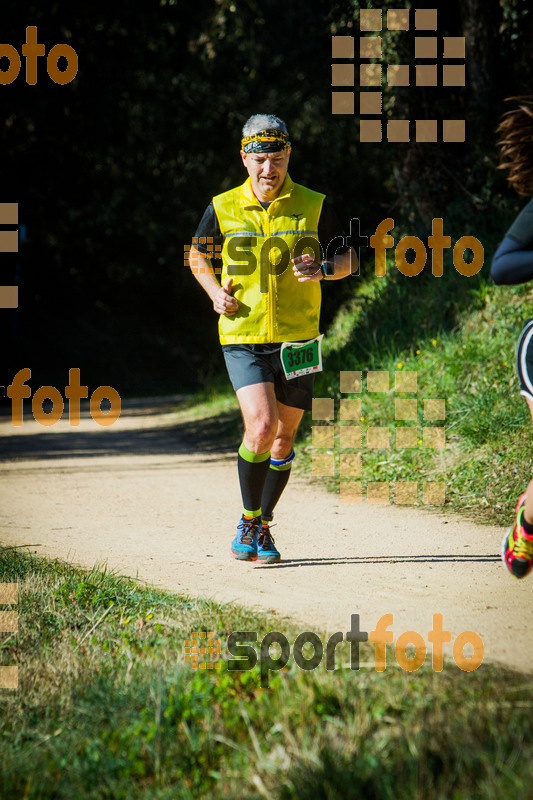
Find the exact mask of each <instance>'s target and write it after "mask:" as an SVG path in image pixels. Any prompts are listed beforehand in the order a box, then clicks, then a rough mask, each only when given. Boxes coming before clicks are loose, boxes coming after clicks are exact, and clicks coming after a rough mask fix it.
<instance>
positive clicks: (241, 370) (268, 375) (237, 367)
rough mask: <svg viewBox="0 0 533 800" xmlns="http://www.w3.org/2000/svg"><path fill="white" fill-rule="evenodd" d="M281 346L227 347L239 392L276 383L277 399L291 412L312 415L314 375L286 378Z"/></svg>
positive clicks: (227, 358) (232, 378)
mask: <svg viewBox="0 0 533 800" xmlns="http://www.w3.org/2000/svg"><path fill="white" fill-rule="evenodd" d="M280 349H281V343H280V344H277V343H273V344H223V345H222V352H223V353H224V359H225V361H226V367H227V368H228V375H229V377H230V381H231V383H232V386H233V388H234V389H235V391H237V390H238V389H242V387H243V386H251V385H252V384H254V383H273V384H274V391H275V393H276V399H277V400H279V402H280V403H284V404H285V405H286V406H291V408H301V409H303V410H304V411H311V408H312V405H313V381H314V378H315V376H314V375H302V376H301V377H299V378H291V380H290V381H288V380H287V378H286V377H285V373H284V372H283V366H282V364H281V358H280V355H279V353H280Z"/></svg>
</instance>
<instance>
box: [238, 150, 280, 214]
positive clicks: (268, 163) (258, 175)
mask: <svg viewBox="0 0 533 800" xmlns="http://www.w3.org/2000/svg"><path fill="white" fill-rule="evenodd" d="M290 154H291V151H290V149H289V150H279V151H278V152H277V153H244V152H243V151H242V150H241V158H242V163H243V164H244V166H245V167H246V169H247V170H248V175H249V176H250V179H251V181H252V188H253V190H254V194H255V196H256V197H257V198H258V200H262V201H263V202H265V201H268V200H275V199H276V197H277V196H278V194H279V193H280V191H281V187H282V186H283V181H284V180H285V175H286V174H287V169H288V166H289V157H290Z"/></svg>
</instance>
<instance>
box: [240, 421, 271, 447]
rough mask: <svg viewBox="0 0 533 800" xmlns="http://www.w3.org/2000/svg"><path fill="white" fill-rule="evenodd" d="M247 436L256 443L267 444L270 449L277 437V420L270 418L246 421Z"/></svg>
mask: <svg viewBox="0 0 533 800" xmlns="http://www.w3.org/2000/svg"><path fill="white" fill-rule="evenodd" d="M245 431H246V436H247V437H249V438H250V439H253V441H254V442H256V443H259V442H262V443H265V445H266V446H267V447H268V448H270V445H271V444H272V442H273V441H274V438H275V435H276V420H274V419H270V418H268V417H267V418H254V419H253V420H245Z"/></svg>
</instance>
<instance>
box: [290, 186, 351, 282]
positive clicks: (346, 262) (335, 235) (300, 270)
mask: <svg viewBox="0 0 533 800" xmlns="http://www.w3.org/2000/svg"><path fill="white" fill-rule="evenodd" d="M318 238H319V241H320V245H321V248H322V252H325V253H327V252H328V249H329V245H330V244H333V243H334V241H335V240H338V239H341V240H342V241H343V242H345V241H346V237H345V236H344V232H343V230H342V225H341V223H340V220H339V218H338V216H337V214H336V212H335V210H334V209H333V207H332V206H331V205H330V204H329V203H328V202H327V201H326V200H325V201H324V204H323V206H322V211H321V214H320V219H319V222H318ZM337 250H340V252H339V253H337V254H336V255H335V256H333V257H332V258H331V257H330V258H327V259H325V260H324V261H322V262H320V263H319V262H318V261H316V260H315V258H314V257H313V256H311V255H303V256H297V257H296V258H293V260H292V261H293V271H294V274H295V276H296V277H297V278H298V280H299V281H302V282H303V281H321V280H327V281H338V280H340V279H341V278H346V277H347V276H348V275H351V274H356V273H357V272H358V270H359V263H358V259H357V254H356V252H355V250H354V249H353V247H347V246H346V245H344V246H340V247H338V248H337Z"/></svg>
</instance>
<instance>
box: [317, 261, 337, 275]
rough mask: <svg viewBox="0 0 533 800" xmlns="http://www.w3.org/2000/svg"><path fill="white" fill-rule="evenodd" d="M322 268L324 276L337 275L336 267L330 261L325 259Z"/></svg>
mask: <svg viewBox="0 0 533 800" xmlns="http://www.w3.org/2000/svg"><path fill="white" fill-rule="evenodd" d="M320 269H321V270H322V275H323V276H324V278H331V276H332V275H335V267H334V266H333V264H330V263H329V261H323V262H322V263H321V264H320Z"/></svg>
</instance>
